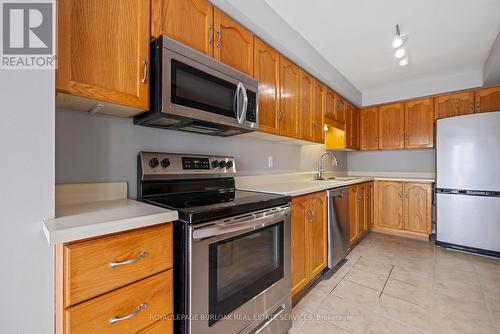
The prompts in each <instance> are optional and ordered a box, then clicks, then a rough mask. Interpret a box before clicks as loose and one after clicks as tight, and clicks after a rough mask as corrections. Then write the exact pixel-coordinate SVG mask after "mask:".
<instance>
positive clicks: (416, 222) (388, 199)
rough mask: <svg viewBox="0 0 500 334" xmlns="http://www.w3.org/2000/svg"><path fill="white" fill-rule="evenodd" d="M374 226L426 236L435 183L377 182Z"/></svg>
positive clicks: (428, 230) (430, 216)
mask: <svg viewBox="0 0 500 334" xmlns="http://www.w3.org/2000/svg"><path fill="white" fill-rule="evenodd" d="M375 189H376V190H375V193H376V196H375V208H376V211H377V212H376V219H375V227H377V228H380V229H382V231H385V232H390V231H399V232H398V233H403V234H408V235H413V236H415V235H416V236H419V237H420V238H427V236H428V235H429V234H430V233H431V222H432V183H427V182H395V181H376V182H375Z"/></svg>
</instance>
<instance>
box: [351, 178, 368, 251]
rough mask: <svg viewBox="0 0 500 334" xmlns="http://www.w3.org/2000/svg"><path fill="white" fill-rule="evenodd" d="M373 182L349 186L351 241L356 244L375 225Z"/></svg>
mask: <svg viewBox="0 0 500 334" xmlns="http://www.w3.org/2000/svg"><path fill="white" fill-rule="evenodd" d="M372 217H373V182H365V183H361V184H355V185H352V186H350V187H349V241H350V244H351V245H353V244H355V243H356V242H357V241H358V240H359V239H361V238H362V237H363V236H364V235H365V234H366V233H367V232H368V230H369V229H370V228H371V226H372V225H373V219H372Z"/></svg>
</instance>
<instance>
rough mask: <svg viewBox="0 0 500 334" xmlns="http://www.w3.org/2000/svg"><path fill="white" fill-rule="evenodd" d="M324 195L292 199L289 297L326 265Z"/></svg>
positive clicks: (302, 287) (322, 193) (318, 194)
mask: <svg viewBox="0 0 500 334" xmlns="http://www.w3.org/2000/svg"><path fill="white" fill-rule="evenodd" d="M326 231H327V225H326V192H318V193H313V194H308V195H303V196H297V197H294V198H292V247H291V249H292V251H291V252H292V256H291V258H292V296H296V295H297V294H298V293H299V292H301V291H302V290H303V289H304V288H305V287H307V286H308V285H309V283H310V282H312V281H313V280H314V278H315V277H316V276H318V275H319V274H320V273H321V271H323V269H325V268H326V265H327V250H326V247H327V244H326V242H327V241H326Z"/></svg>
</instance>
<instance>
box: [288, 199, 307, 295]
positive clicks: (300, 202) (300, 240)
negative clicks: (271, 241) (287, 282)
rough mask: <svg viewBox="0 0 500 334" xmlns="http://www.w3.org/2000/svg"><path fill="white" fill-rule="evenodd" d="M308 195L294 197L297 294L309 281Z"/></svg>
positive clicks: (294, 290)
mask: <svg viewBox="0 0 500 334" xmlns="http://www.w3.org/2000/svg"><path fill="white" fill-rule="evenodd" d="M307 210H308V198H307V196H301V197H294V198H293V199H292V233H291V234H292V245H291V255H292V256H291V259H292V261H291V262H292V268H291V269H292V295H296V294H297V293H298V292H299V291H300V290H302V288H304V287H305V286H306V285H307V282H308V270H309V262H308V260H309V258H308V257H307V256H306V254H307V246H306V221H307Z"/></svg>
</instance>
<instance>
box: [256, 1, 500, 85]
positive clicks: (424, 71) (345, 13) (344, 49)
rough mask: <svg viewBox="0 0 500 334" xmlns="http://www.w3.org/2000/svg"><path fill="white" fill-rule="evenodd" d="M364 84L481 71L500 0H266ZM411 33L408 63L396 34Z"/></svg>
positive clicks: (499, 22) (498, 21) (499, 16)
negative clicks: (402, 62)
mask: <svg viewBox="0 0 500 334" xmlns="http://www.w3.org/2000/svg"><path fill="white" fill-rule="evenodd" d="M265 1H266V2H267V3H268V4H269V6H270V7H272V8H273V9H274V10H275V11H276V12H277V13H278V14H279V15H280V16H281V17H282V18H283V19H284V20H285V21H287V22H288V24H290V25H291V26H292V27H293V28H294V29H295V30H296V31H297V32H298V33H300V34H301V35H302V36H303V37H304V38H305V39H306V40H307V41H308V42H309V43H310V44H311V45H312V46H313V47H314V48H315V49H316V50H317V51H318V52H319V53H320V54H321V55H322V56H323V57H325V58H326V60H327V61H328V62H329V63H330V64H331V65H333V66H334V67H335V68H337V69H338V70H339V71H340V72H341V73H342V74H343V75H344V76H345V77H346V78H347V79H348V80H349V81H350V82H351V83H352V84H353V85H354V86H355V87H356V88H358V89H359V90H361V92H365V91H370V90H374V89H379V88H380V87H383V86H391V85H392V86H394V85H395V84H397V83H398V82H402V81H411V80H422V78H426V77H429V78H430V77H437V76H439V75H443V76H444V75H446V76H450V75H453V74H454V73H464V72H468V71H469V72H470V71H476V72H477V71H482V70H483V66H484V63H485V61H486V59H487V57H488V54H489V51H490V49H491V46H492V44H493V42H494V40H495V38H496V36H497V34H498V32H499V30H500V0H413V1H411V0H398V1H396V0H379V1H374V0H343V1H340V0H307V1H305V0H265ZM396 23H398V24H399V25H400V28H401V33H402V34H408V35H409V39H408V42H407V50H408V53H409V57H410V65H408V66H406V67H401V66H399V65H398V64H397V62H396V59H395V58H394V55H393V52H394V50H393V49H392V48H391V41H392V37H393V35H394V26H395V25H396Z"/></svg>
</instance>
